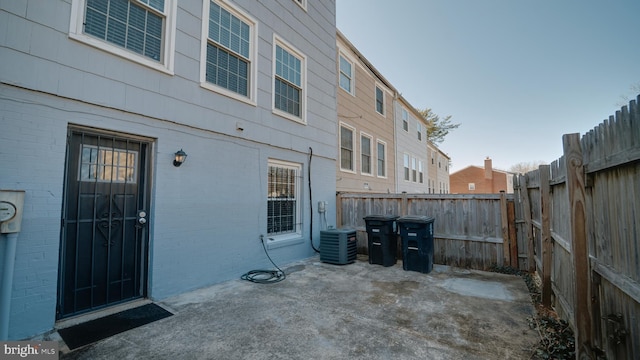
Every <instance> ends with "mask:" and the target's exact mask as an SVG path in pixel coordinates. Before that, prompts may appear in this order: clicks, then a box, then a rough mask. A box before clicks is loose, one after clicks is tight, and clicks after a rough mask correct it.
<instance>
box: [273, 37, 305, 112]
mask: <svg viewBox="0 0 640 360" xmlns="http://www.w3.org/2000/svg"><path fill="white" fill-rule="evenodd" d="M276 45H279V46H280V47H281V48H283V49H285V50H287V51H288V52H289V53H292V54H293V55H295V56H296V57H298V58H299V59H300V77H301V79H300V87H301V94H300V117H297V116H295V115H293V114H289V113H288V112H286V111H282V110H280V109H278V108H276V104H275V101H276V100H275V99H276V84H275V79H276ZM271 60H272V61H271V63H272V64H271V74H272V75H271V109H272V110H271V111H272V112H273V113H274V114H276V115H279V116H282V117H284V118H287V119H289V120H292V121H295V122H297V123H300V124H304V125H306V124H307V56H306V55H305V54H303V53H302V52H300V51H299V50H298V49H296V48H295V47H294V46H293V45H291V44H290V43H289V42H287V41H285V40H284V39H283V38H281V37H279V36H278V35H276V34H273V50H272V54H271Z"/></svg>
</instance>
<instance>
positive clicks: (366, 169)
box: [360, 134, 371, 175]
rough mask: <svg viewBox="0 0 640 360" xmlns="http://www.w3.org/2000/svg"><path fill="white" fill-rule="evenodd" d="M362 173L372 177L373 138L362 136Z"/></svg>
mask: <svg viewBox="0 0 640 360" xmlns="http://www.w3.org/2000/svg"><path fill="white" fill-rule="evenodd" d="M360 172H361V173H363V174H367V175H371V138H370V137H368V136H366V135H364V134H363V135H361V136H360Z"/></svg>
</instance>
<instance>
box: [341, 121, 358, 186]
mask: <svg viewBox="0 0 640 360" xmlns="http://www.w3.org/2000/svg"><path fill="white" fill-rule="evenodd" d="M341 127H346V128H348V129H349V130H351V143H352V144H353V150H352V152H351V164H352V165H353V169H343V168H342V130H341V129H340V128H341ZM355 137H356V128H354V127H353V126H351V125H347V124H345V123H343V122H340V127H339V128H338V150H339V151H340V154H338V159H339V161H340V171H343V172H346V173H351V174H357V169H358V165H357V163H356V155H357V154H358V151H357V150H358V149H357V148H358V147H357V146H356V145H357V143H356V139H355Z"/></svg>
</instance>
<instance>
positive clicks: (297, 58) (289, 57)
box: [273, 38, 306, 122]
mask: <svg viewBox="0 0 640 360" xmlns="http://www.w3.org/2000/svg"><path fill="white" fill-rule="evenodd" d="M274 43H275V49H274V52H275V54H274V57H275V59H274V66H275V69H274V91H273V98H274V101H273V106H274V112H276V113H278V114H280V115H283V116H285V117H287V118H289V119H292V120H295V121H302V122H304V120H305V116H304V108H305V101H304V100H305V94H304V82H305V60H306V58H305V57H304V55H302V54H301V53H300V52H298V51H297V50H295V49H294V48H293V47H291V46H290V45H287V44H285V43H284V41H283V40H280V39H277V38H275V39H274Z"/></svg>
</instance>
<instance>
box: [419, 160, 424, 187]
mask: <svg viewBox="0 0 640 360" xmlns="http://www.w3.org/2000/svg"><path fill="white" fill-rule="evenodd" d="M418 181H419V182H420V184H423V183H424V164H423V163H422V160H418Z"/></svg>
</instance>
